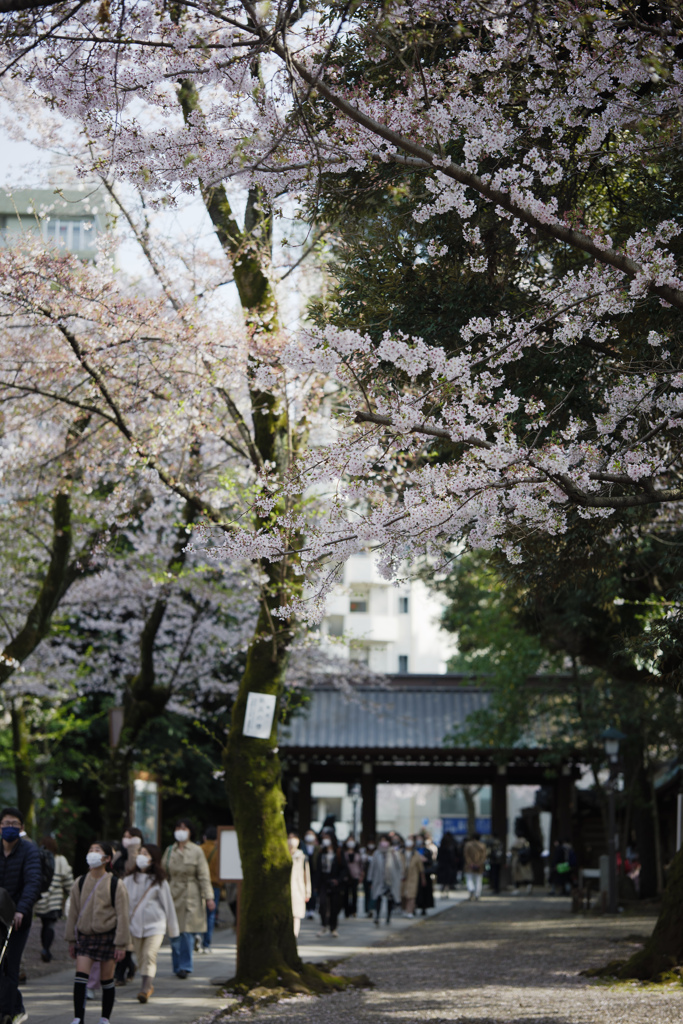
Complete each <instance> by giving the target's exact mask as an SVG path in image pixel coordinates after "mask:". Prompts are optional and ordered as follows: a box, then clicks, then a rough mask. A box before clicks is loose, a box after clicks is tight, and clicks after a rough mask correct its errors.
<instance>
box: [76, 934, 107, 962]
mask: <svg viewBox="0 0 683 1024" xmlns="http://www.w3.org/2000/svg"><path fill="white" fill-rule="evenodd" d="M115 935H116V929H115V928H112V930H111V931H110V932H100V933H99V934H98V935H81V933H80V932H77V933H76V956H87V957H89V958H90V960H99V961H100V963H104V961H105V960H113V959H114V953H115V952H116V946H115V945H114V936H115Z"/></svg>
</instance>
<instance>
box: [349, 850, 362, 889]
mask: <svg viewBox="0 0 683 1024" xmlns="http://www.w3.org/2000/svg"><path fill="white" fill-rule="evenodd" d="M344 860H345V861H346V867H347V870H348V872H349V875H350V876H351V878H352V879H353V880H354V881H356V882H360V880H361V878H362V877H363V857H362V856H361V852H360V850H346V849H345V850H344Z"/></svg>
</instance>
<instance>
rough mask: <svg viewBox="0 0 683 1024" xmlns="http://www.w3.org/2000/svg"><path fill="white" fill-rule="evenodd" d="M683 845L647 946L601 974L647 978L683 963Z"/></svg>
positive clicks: (670, 873) (649, 978)
mask: <svg viewBox="0 0 683 1024" xmlns="http://www.w3.org/2000/svg"><path fill="white" fill-rule="evenodd" d="M682 918H683V848H682V849H680V850H679V851H678V853H677V854H676V856H675V857H674V859H673V861H672V864H671V870H670V871H669V877H668V880H667V884H666V888H665V890H664V893H663V895H662V909H661V910H660V912H659V917H658V918H657V924H656V925H655V929H654V931H653V933H652V935H651V936H650V938H649V939H648V941H647V942H646V943H645V948H644V949H641V950H640V951H639V952H638V953H634V955H633V956H632V957H631V958H630V959H629V960H627V961H626V963H625V964H621V965H614V967H612V965H608V966H607V967H605V968H603V969H602V971H601V972H600V973H601V974H609V975H616V977H618V978H623V979H627V978H637V979H639V980H640V981H647V980H652V979H655V978H657V976H658V975H660V974H663V973H665V972H667V971H670V970H671V969H672V968H674V967H676V966H677V965H679V964H683V928H681V919H682Z"/></svg>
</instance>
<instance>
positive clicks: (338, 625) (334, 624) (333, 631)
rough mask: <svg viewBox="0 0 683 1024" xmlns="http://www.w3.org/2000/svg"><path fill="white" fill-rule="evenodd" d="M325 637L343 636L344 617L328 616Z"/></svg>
mask: <svg viewBox="0 0 683 1024" xmlns="http://www.w3.org/2000/svg"><path fill="white" fill-rule="evenodd" d="M327 635H328V636H343V635H344V616H343V615H329V616H328V618H327Z"/></svg>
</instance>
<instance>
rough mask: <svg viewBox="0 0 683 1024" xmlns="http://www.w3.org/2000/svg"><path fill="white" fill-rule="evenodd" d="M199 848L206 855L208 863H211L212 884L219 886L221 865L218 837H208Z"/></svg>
mask: <svg viewBox="0 0 683 1024" xmlns="http://www.w3.org/2000/svg"><path fill="white" fill-rule="evenodd" d="M199 849H200V850H201V851H202V852H203V854H204V856H205V857H206V863H207V864H208V865H209V875H210V876H211V885H213V886H215V887H216V888H218V887H219V886H220V884H221V872H220V867H221V866H220V861H219V853H218V841H217V840H216V839H207V840H206V842H204V843H202V845H201V846H200V847H199Z"/></svg>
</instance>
